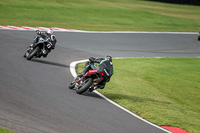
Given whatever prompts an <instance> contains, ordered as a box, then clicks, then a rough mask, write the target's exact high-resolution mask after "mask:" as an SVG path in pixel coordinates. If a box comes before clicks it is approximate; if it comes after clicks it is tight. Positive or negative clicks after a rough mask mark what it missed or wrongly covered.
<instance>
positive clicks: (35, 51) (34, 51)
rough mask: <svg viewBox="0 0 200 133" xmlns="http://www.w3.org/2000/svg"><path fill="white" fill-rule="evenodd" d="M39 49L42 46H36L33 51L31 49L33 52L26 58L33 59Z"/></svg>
mask: <svg viewBox="0 0 200 133" xmlns="http://www.w3.org/2000/svg"><path fill="white" fill-rule="evenodd" d="M39 51H40V48H39V47H35V49H33V51H31V53H30V54H29V55H28V56H27V57H26V59H27V60H31V59H32V58H33V56H34V55H36V54H37V53H38V52H39Z"/></svg>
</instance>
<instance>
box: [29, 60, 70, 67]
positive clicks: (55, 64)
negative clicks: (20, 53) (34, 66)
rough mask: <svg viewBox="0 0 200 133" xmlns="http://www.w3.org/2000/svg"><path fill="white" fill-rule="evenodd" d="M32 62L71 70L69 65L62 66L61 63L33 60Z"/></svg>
mask: <svg viewBox="0 0 200 133" xmlns="http://www.w3.org/2000/svg"><path fill="white" fill-rule="evenodd" d="M31 61H33V62H37V63H43V64H47V65H53V66H59V67H64V68H69V66H68V65H65V64H61V63H56V62H51V61H45V60H37V59H32V60H31Z"/></svg>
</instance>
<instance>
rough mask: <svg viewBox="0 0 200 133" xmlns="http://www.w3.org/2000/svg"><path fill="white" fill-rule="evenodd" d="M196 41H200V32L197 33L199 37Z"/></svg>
mask: <svg viewBox="0 0 200 133" xmlns="http://www.w3.org/2000/svg"><path fill="white" fill-rule="evenodd" d="M198 40H199V41H200V32H199V35H198Z"/></svg>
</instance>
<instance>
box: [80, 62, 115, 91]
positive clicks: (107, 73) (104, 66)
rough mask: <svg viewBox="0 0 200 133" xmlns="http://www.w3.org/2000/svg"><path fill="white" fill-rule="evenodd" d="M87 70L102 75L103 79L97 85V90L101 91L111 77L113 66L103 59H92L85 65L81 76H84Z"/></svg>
mask: <svg viewBox="0 0 200 133" xmlns="http://www.w3.org/2000/svg"><path fill="white" fill-rule="evenodd" d="M94 63H99V65H98V66H97V65H94ZM89 70H99V71H102V72H103V73H104V79H103V80H102V81H101V82H99V83H98V84H97V87H98V88H100V89H103V88H104V87H105V85H106V83H107V82H109V81H110V78H111V76H112V75H113V64H112V62H110V61H108V60H105V59H104V58H92V59H90V62H87V63H86V64H85V67H84V69H83V72H82V74H85V73H86V72H88V71H89Z"/></svg>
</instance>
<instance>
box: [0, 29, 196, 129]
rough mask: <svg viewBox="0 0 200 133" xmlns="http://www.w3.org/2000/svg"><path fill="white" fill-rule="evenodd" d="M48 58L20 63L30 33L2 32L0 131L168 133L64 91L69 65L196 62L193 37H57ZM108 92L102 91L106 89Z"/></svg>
mask: <svg viewBox="0 0 200 133" xmlns="http://www.w3.org/2000/svg"><path fill="white" fill-rule="evenodd" d="M55 34H56V37H57V40H58V43H57V46H56V48H55V50H53V51H52V52H51V53H49V55H48V57H47V58H40V59H33V60H31V61H27V60H26V59H24V58H23V57H22V55H23V54H24V52H25V50H26V47H27V46H29V44H30V43H32V40H33V37H34V36H35V32H34V31H8V30H0V62H1V65H0V75H1V76H0V126H2V127H4V128H7V129H10V130H12V131H15V132H17V133H69V132H70V133H122V132H123V133H166V131H164V130H161V129H158V128H156V127H154V126H151V125H149V124H148V123H145V122H143V121H141V120H140V119H138V118H135V117H133V116H131V115H130V114H128V113H126V112H125V111H123V110H121V109H119V108H117V107H116V106H114V105H112V104H111V103H109V102H107V101H106V100H104V99H103V98H101V97H100V96H98V95H97V94H95V93H89V92H88V93H86V94H83V95H78V94H76V92H75V91H74V90H70V89H68V85H69V83H70V82H71V81H72V80H73V77H72V75H71V73H70V68H69V65H70V63H71V62H73V61H77V60H83V59H87V58H89V57H91V56H93V57H103V56H105V55H106V54H109V55H112V56H113V57H199V56H200V42H198V41H197V34H150V33H149V34H147V33H145V34H141V33H109V34H104V33H75V32H57V33H55ZM105 89H106V88H105Z"/></svg>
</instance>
